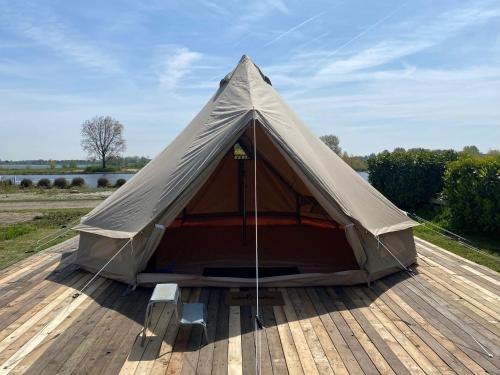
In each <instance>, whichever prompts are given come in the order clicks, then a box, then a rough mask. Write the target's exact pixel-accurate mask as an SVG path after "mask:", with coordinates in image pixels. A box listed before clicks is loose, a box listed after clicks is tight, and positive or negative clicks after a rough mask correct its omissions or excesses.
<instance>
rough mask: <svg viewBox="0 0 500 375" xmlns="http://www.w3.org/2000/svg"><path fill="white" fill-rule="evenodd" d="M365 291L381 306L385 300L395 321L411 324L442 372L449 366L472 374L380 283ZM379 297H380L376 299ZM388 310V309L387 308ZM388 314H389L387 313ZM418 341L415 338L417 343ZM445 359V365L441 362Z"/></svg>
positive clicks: (456, 371)
mask: <svg viewBox="0 0 500 375" xmlns="http://www.w3.org/2000/svg"><path fill="white" fill-rule="evenodd" d="M365 292H366V293H367V294H368V295H370V296H371V298H372V299H374V300H376V301H378V302H376V303H379V305H380V306H382V304H380V302H379V301H380V300H381V301H383V302H384V305H385V306H386V307H387V308H389V309H391V311H392V312H393V313H394V315H395V316H394V317H393V318H392V319H393V321H395V323H396V322H398V321H399V322H400V323H404V324H405V325H407V326H409V327H410V329H411V330H413V332H415V334H416V335H418V337H419V338H420V339H421V340H422V341H423V342H424V343H425V345H428V346H429V347H430V348H431V350H432V352H433V353H434V354H429V356H428V358H429V359H430V360H431V361H432V362H433V363H434V364H435V365H436V367H437V368H438V369H439V370H440V371H441V372H442V373H448V371H449V370H448V368H451V369H452V370H453V371H454V372H455V373H460V374H472V373H471V372H470V371H469V370H468V369H467V368H466V367H465V366H464V365H463V364H462V363H460V361H459V360H457V359H456V358H455V357H454V356H453V355H452V354H451V353H449V352H448V351H447V350H446V348H444V347H443V346H442V345H441V344H440V343H439V342H438V341H437V340H436V339H435V338H434V337H433V336H431V335H430V334H429V332H427V331H426V330H425V329H424V328H423V327H421V326H420V325H419V324H418V323H417V322H416V321H415V320H414V319H413V318H412V317H411V316H410V315H409V314H408V313H406V312H405V311H404V310H403V309H402V308H401V306H399V305H398V304H397V303H396V302H395V301H394V300H392V299H391V298H390V297H389V296H388V294H387V293H386V292H385V291H384V290H382V289H381V288H380V287H379V285H377V284H374V285H373V291H372V290H370V289H367V290H365ZM376 297H378V299H375V298H376ZM385 311H387V310H385ZM386 315H388V314H386ZM416 342H418V341H417V340H416V339H415V342H414V343H416ZM415 345H417V344H415ZM435 356H438V357H439V359H436V358H435ZM441 361H443V362H444V363H445V366H443V364H442V363H441Z"/></svg>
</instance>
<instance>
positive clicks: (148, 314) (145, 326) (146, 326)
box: [141, 303, 151, 346]
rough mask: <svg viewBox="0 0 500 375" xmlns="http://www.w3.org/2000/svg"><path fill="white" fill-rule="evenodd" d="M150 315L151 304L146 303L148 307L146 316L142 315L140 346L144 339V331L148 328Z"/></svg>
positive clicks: (142, 344)
mask: <svg viewBox="0 0 500 375" xmlns="http://www.w3.org/2000/svg"><path fill="white" fill-rule="evenodd" d="M150 315H151V304H149V303H148V307H147V308H146V316H145V317H144V327H143V328H142V339H141V346H144V341H146V331H147V330H148V327H149V324H150V319H151V318H150Z"/></svg>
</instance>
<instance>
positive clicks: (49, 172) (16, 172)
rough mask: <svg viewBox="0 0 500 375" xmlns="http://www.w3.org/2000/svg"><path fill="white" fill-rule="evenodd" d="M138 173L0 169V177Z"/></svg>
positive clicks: (125, 170) (131, 171)
mask: <svg viewBox="0 0 500 375" xmlns="http://www.w3.org/2000/svg"><path fill="white" fill-rule="evenodd" d="M138 171H139V169H137V170H130V169H124V170H118V171H85V170H83V169H73V170H68V169H65V170H61V169H57V168H56V169H0V175H9V176H14V175H17V176H24V175H52V174H57V175H59V174H61V175H63V174H78V175H80V174H82V175H90V174H136V173H137V172H138Z"/></svg>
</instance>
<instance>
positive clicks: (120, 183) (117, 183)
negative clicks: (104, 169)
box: [115, 178, 127, 187]
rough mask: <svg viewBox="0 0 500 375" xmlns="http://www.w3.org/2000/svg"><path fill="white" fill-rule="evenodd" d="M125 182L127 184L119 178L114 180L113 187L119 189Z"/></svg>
mask: <svg viewBox="0 0 500 375" xmlns="http://www.w3.org/2000/svg"><path fill="white" fill-rule="evenodd" d="M125 182H127V180H125V179H124V178H119V179H118V180H116V182H115V187H120V186H122V185H124V184H125Z"/></svg>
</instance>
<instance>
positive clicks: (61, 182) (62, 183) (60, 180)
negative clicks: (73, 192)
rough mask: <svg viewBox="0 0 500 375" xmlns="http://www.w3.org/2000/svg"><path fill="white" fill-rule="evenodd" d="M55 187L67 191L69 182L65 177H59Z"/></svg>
mask: <svg viewBox="0 0 500 375" xmlns="http://www.w3.org/2000/svg"><path fill="white" fill-rule="evenodd" d="M54 186H55V187H56V188H59V189H66V188H67V187H68V180H66V179H65V178H64V177H58V178H56V179H55V180H54Z"/></svg>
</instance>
